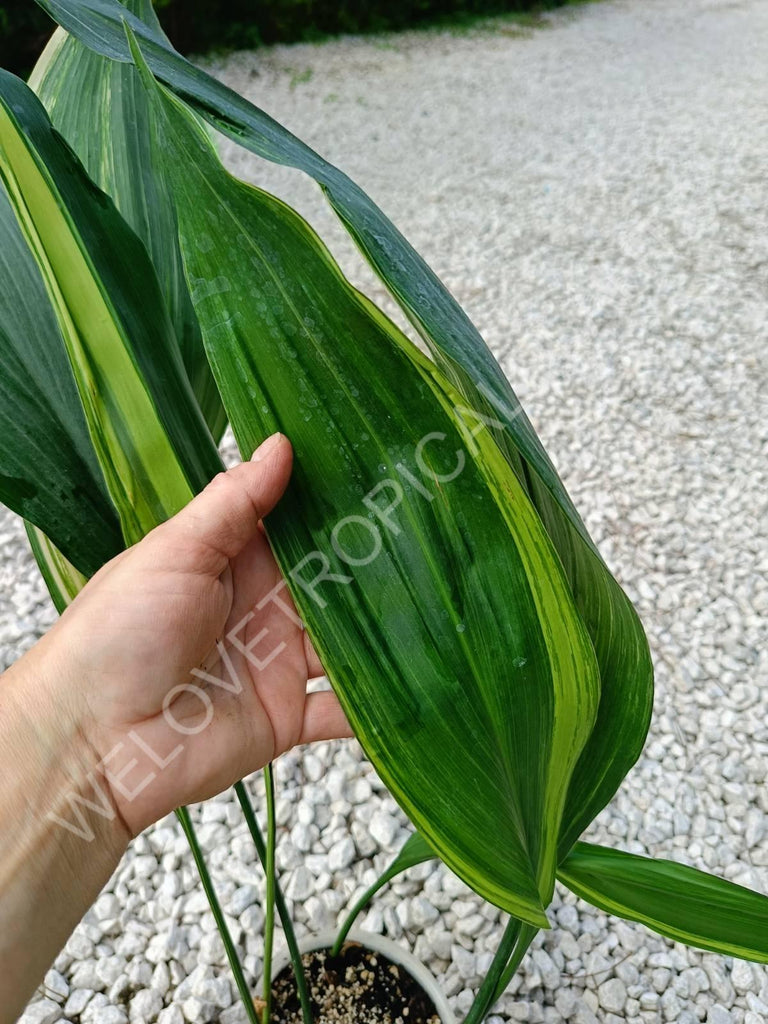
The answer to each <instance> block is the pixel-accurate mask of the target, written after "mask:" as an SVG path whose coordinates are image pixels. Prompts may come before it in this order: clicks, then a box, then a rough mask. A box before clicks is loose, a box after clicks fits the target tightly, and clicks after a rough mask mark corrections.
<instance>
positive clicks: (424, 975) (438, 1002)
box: [272, 928, 456, 1024]
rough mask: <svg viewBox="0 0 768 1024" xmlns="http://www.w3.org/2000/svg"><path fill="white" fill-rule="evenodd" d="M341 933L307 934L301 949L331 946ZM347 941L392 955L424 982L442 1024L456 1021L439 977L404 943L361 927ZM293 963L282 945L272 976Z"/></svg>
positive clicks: (312, 950) (397, 962)
mask: <svg viewBox="0 0 768 1024" xmlns="http://www.w3.org/2000/svg"><path fill="white" fill-rule="evenodd" d="M337 935H338V930H336V929H328V930H327V931H323V932H320V933H319V934H318V935H307V936H306V937H305V938H304V939H303V940H302V941H301V942H299V950H300V952H301V953H313V952H314V951H315V950H316V949H327V948H329V947H330V946H332V945H333V944H334V942H335V941H336V936H337ZM347 941H349V942H359V943H360V945H361V946H365V947H366V948H367V949H370V950H373V952H374V953H381V954H382V955H383V956H386V957H388V958H389V959H390V960H391V961H392V963H394V964H398V965H399V966H400V967H403V968H404V969H405V970H406V971H407V972H408V973H409V974H410V975H411V977H412V978H413V979H414V981H417V982H418V983H419V985H421V987H422V988H423V989H424V991H425V992H426V993H427V995H428V996H429V998H430V999H431V1000H432V1002H433V1003H434V1004H435V1009H436V1010H437V1013H438V1016H439V1017H440V1021H441V1024H456V1018H455V1017H454V1015H453V1011H452V1010H451V1008H450V1006H449V1005H448V1000H447V999H446V998H445V995H444V994H443V992H442V989H441V988H440V986H439V985H438V983H437V981H436V979H435V977H434V976H433V974H432V973H431V971H429V970H428V969H427V967H425V966H424V964H423V963H422V962H421V960H417V959H416V957H415V956H414V955H413V953H411V952H410V951H409V950H407V949H403V947H402V946H399V945H398V944H397V943H396V942H393V941H392V939H388V938H386V937H385V936H383V935H377V934H376V933H375V932H364V931H361V930H359V929H357V928H353V929H352V931H351V932H350V933H349V935H348V936H347ZM290 962H291V958H290V956H289V954H288V950H287V948H286V947H285V946H281V948H280V950H279V952H278V953H277V955H276V956H275V958H274V961H273V964H272V977H273V978H276V977H277V976H278V974H279V973H280V971H282V970H283V968H285V967H287V966H288V964H289V963H290Z"/></svg>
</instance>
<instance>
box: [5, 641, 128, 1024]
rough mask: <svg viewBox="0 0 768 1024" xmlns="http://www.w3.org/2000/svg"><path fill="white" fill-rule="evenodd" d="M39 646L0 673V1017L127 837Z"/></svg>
mask: <svg viewBox="0 0 768 1024" xmlns="http://www.w3.org/2000/svg"><path fill="white" fill-rule="evenodd" d="M45 646H46V645H45V641H42V647H41V649H37V648H36V649H35V650H33V651H31V652H30V653H29V654H28V655H26V656H25V657H24V658H22V659H21V661H20V662H19V663H18V664H17V665H15V666H14V667H13V668H12V669H9V670H8V672H6V673H5V674H4V675H3V676H2V677H0V963H2V964H3V970H2V971H0V1024H5V1022H6V1021H8V1022H12V1021H14V1020H15V1019H16V1017H17V1015H18V1014H19V1013H21V1011H22V1010H23V1008H24V1005H25V1004H26V1002H27V1000H28V999H29V998H30V996H31V995H32V993H33V992H34V990H35V988H36V987H37V986H38V985H39V984H40V982H41V980H42V978H43V975H44V973H45V971H46V970H47V968H48V967H49V965H50V963H51V962H52V960H53V959H54V958H55V956H56V955H57V953H58V952H59V950H60V949H61V947H62V946H63V945H64V943H65V942H66V940H67V938H68V937H69V935H70V933H71V932H72V930H73V929H74V927H75V925H76V924H77V923H78V921H79V920H80V918H81V917H82V916H83V914H84V913H85V911H86V910H87V909H88V907H89V906H90V905H91V903H92V902H93V900H94V899H95V898H96V896H97V895H98V892H99V890H100V889H101V888H102V886H103V885H104V883H105V882H106V881H107V879H108V878H109V876H110V874H111V873H112V871H113V870H114V868H115V866H116V865H117V863H118V861H119V859H120V856H121V854H122V852H123V851H124V849H125V846H126V844H127V841H128V838H129V836H128V835H127V833H126V831H125V829H124V827H123V825H122V823H121V821H120V820H119V817H118V816H117V814H116V812H115V810H114V806H113V804H112V800H111V796H110V789H109V786H108V784H107V781H106V779H105V778H104V775H103V772H102V771H100V769H99V764H98V758H97V755H95V754H94V753H93V752H92V751H90V749H89V748H88V745H87V744H86V743H85V741H84V739H83V732H82V728H81V723H79V722H78V721H77V718H76V716H75V715H73V714H72V713H71V712H70V710H69V708H68V701H67V693H66V686H67V684H66V681H65V680H64V679H61V678H60V679H59V680H58V681H57V680H56V678H54V677H53V674H54V673H55V672H56V670H57V669H56V665H55V661H54V664H51V660H52V659H51V657H50V653H49V652H48V651H46V650H45ZM75 833H79V834H75Z"/></svg>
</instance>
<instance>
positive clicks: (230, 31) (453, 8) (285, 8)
mask: <svg viewBox="0 0 768 1024" xmlns="http://www.w3.org/2000/svg"><path fill="white" fill-rule="evenodd" d="M569 2H572V0H544V2H542V0H156V6H157V8H158V10H159V13H160V18H161V20H162V22H163V26H164V28H165V30H166V32H167V33H168V35H169V36H170V38H171V40H172V42H173V43H174V45H175V46H176V47H177V48H178V49H180V50H181V51H182V53H204V52H206V51H208V50H211V49H219V48H234V49H237V48H244V47H253V46H258V45H259V44H262V43H275V42H292V41H295V40H312V39H320V38H323V37H324V36H328V35H337V34H339V33H342V32H353V33H354V32H377V31H382V30H386V29H401V28H405V27H407V26H411V25H419V24H425V23H429V22H433V23H434V22H441V21H445V22H452V23H459V24H461V23H462V22H467V21H470V20H471V19H473V18H476V17H478V16H480V15H485V14H501V13H512V12H523V11H540V10H542V9H544V8H547V7H550V8H551V7H561V6H564V5H565V4H567V3H569ZM52 30H53V23H52V22H51V20H50V19H49V18H48V16H47V15H46V14H44V13H43V11H42V10H41V9H40V8H39V7H38V6H37V4H36V3H35V2H34V0H0V66H2V67H4V68H7V69H8V70H10V71H14V72H15V73H16V74H19V75H27V74H28V73H29V71H30V69H31V67H32V65H33V64H34V62H35V60H36V59H37V56H38V54H39V53H40V50H41V49H42V47H43V46H44V45H45V42H46V39H47V38H48V36H49V35H50V34H51V32H52Z"/></svg>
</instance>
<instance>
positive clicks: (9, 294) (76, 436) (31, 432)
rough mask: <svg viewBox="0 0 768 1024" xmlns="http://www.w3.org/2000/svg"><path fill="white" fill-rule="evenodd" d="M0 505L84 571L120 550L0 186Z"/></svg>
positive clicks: (63, 358) (37, 286) (59, 346)
mask: <svg viewBox="0 0 768 1024" xmlns="http://www.w3.org/2000/svg"><path fill="white" fill-rule="evenodd" d="M0 364H2V374H0V501H1V502H2V503H3V504H4V505H8V506H9V507H10V508H12V509H13V510H14V511H15V512H18V513H19V514H20V515H22V516H24V517H26V518H27V519H28V520H30V521H31V522H33V523H37V524H44V525H45V527H46V529H47V530H48V531H49V533H50V534H51V536H52V537H53V538H54V539H55V541H56V543H57V544H58V545H59V547H60V548H61V549H62V550H63V551H65V552H66V554H67V556H68V558H70V559H71V560H72V561H73V562H75V563H76V564H77V565H78V567H79V568H80V569H82V570H83V571H84V572H89V573H90V572H95V571H96V570H97V569H98V568H99V566H101V565H102V564H103V563H104V562H106V561H108V560H109V559H110V558H111V557H112V556H113V555H116V554H117V552H118V551H120V549H121V548H122V537H121V534H120V523H119V520H118V518H117V514H116V512H115V509H114V507H113V505H112V503H111V501H110V498H109V494H108V492H107V488H106V485H105V483H104V479H103V477H102V475H101V471H100V469H99V465H98V462H97V460H96V457H95V455H94V452H93V448H92V446H91V441H90V437H89V435H88V427H87V425H86V421H85V416H84V415H83V411H82V409H81V407H80V399H79V398H78V394H77V388H76V386H75V380H74V377H73V376H72V372H71V370H70V367H69V360H68V359H67V355H66V352H65V350H64V345H63V342H62V337H61V332H60V331H59V327H58V324H57V322H56V317H55V315H54V313H53V310H52V308H51V305H50V302H49V301H48V297H47V294H46V291H45V286H44V284H43V281H42V278H41V276H40V272H39V270H38V268H37V265H36V263H35V260H34V258H33V256H32V253H31V252H30V251H29V248H28V247H27V243H26V241H25V240H24V236H23V235H22V233H21V230H20V228H19V225H18V223H17V221H16V216H15V214H14V212H13V209H12V207H11V205H10V202H9V200H8V196H7V194H6V191H5V188H4V187H3V184H2V179H0Z"/></svg>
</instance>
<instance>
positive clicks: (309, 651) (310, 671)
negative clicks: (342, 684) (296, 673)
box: [304, 630, 325, 679]
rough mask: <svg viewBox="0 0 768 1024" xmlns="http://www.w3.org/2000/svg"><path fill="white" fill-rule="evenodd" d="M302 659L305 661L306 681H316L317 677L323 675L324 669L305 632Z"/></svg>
mask: <svg viewBox="0 0 768 1024" xmlns="http://www.w3.org/2000/svg"><path fill="white" fill-rule="evenodd" d="M304 657H305V658H306V659H307V679H316V678H317V677H318V676H323V675H325V669H324V668H323V665H322V662H321V661H320V659H319V658H318V656H317V651H316V650H315V648H314V646H313V644H312V641H311V640H310V639H309V633H307V632H306V630H305V632H304Z"/></svg>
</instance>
